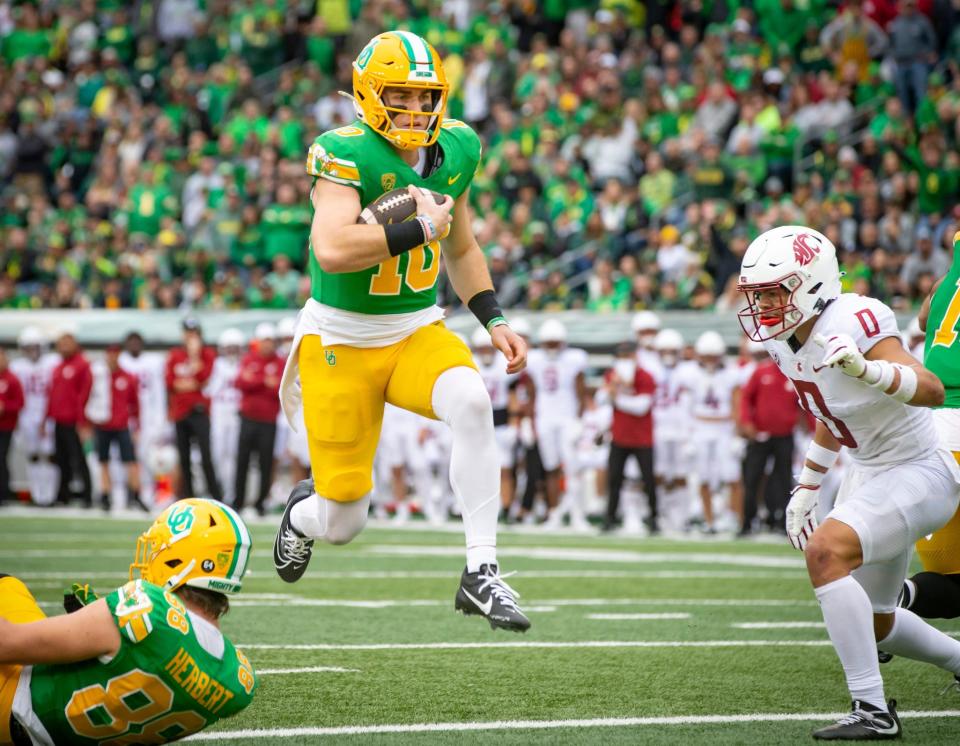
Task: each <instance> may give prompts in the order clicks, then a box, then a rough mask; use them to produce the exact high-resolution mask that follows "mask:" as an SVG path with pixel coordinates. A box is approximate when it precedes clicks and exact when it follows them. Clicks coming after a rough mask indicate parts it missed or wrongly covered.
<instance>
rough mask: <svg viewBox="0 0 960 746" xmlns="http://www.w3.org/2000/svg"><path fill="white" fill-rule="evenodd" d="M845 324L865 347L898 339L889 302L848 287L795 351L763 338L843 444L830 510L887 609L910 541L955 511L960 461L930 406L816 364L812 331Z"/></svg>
mask: <svg viewBox="0 0 960 746" xmlns="http://www.w3.org/2000/svg"><path fill="white" fill-rule="evenodd" d="M840 333H843V334H848V335H850V336H851V337H852V338H853V340H854V341H855V342H856V343H857V347H859V348H860V351H861V352H863V353H866V352H868V351H869V350H870V349H871V348H872V347H873V346H874V345H875V344H876V343H877V342H879V341H881V340H883V339H886V338H887V337H897V338H898V339H899V331H898V330H897V322H896V319H895V318H894V315H893V312H892V311H891V310H890V309H889V308H888V307H887V306H886V305H884V304H883V303H881V302H880V301H878V300H876V299H874V298H867V297H864V296H860V295H856V294H854V293H844V294H843V295H841V296H840V297H839V298H838V299H837V300H835V301H834V302H833V303H831V304H830V305H828V306H827V308H826V309H825V310H824V311H823V313H822V314H821V315H820V317H819V318H818V320H817V323H816V325H815V326H814V328H813V331H812V333H811V338H810V339H808V340H807V342H806V344H804V345H803V347H801V348H800V349H799V350H797V351H796V352H793V351H792V350H791V349H790V346H789V345H788V344H787V343H786V342H779V341H770V342H765V343H764V346H765V347H766V348H767V351H768V352H769V353H770V355H771V357H772V358H773V360H774V362H776V364H777V365H778V366H779V368H780V370H781V371H783V374H784V375H786V376H787V377H788V378H791V379H792V380H793V382H794V386H795V387H796V389H797V394H798V395H799V398H800V403H801V404H802V405H803V406H804V407H805V408H806V409H807V410H808V411H810V412H811V413H812V414H813V415H814V416H815V417H817V419H819V420H820V421H821V422H822V423H823V424H824V425H825V426H826V427H827V428H829V430H830V431H831V432H832V433H833V435H834V437H836V438H837V440H839V441H840V442H841V444H842V445H844V446H846V447H847V453H848V454H849V456H850V460H851V463H850V467H849V469H848V470H847V473H846V475H845V477H844V479H843V482H842V484H841V486H840V491H839V493H838V494H837V500H836V504H835V506H834V508H833V510H831V511H830V513H829V514H828V515H827V517H828V518H833V519H835V520H838V521H841V522H842V523H845V524H847V525H848V526H850V527H851V528H852V529H853V530H854V531H856V533H857V536H858V537H859V538H860V545H861V547H862V550H863V565H862V566H861V567H860V568H858V569H857V570H855V571H854V572H853V577H854V578H856V580H857V582H859V583H860V585H862V586H863V588H864V590H866V592H867V595H868V596H869V597H870V601H871V603H872V605H873V610H874V611H875V612H877V613H890V612H892V611H893V610H894V608H895V607H896V603H897V596H898V595H899V593H900V587H901V585H902V583H903V579H904V578H905V577H906V574H907V570H908V567H909V564H910V557H911V554H912V552H913V545H914V543H915V542H916V541H917V540H918V539H919V538H920V537H922V536H926V535H927V534H930V533H932V532H933V531H935V530H937V529H938V528H940V527H941V526H943V524H945V523H946V522H947V521H948V520H949V519H950V518H951V517H952V516H953V514H954V512H956V509H957V502H958V497H960V492H958V489H960V468H958V466H957V463H956V461H954V458H953V455H952V454H951V453H950V451H948V450H947V449H946V448H945V447H944V446H943V445H942V444H941V442H940V440H939V438H938V436H937V432H936V429H935V427H934V421H933V416H932V414H931V411H930V410H929V409H925V408H922V407H910V406H907V405H906V404H901V403H900V402H898V401H896V400H895V399H892V398H891V397H889V396H887V395H885V394H884V393H882V392H880V391H878V390H876V389H874V388H870V387H869V386H866V385H865V384H862V383H860V382H858V381H856V380H854V379H852V378H850V377H849V376H846V375H844V374H843V373H842V372H841V371H840V370H837V369H834V368H822V367H821V366H820V363H821V360H822V359H823V354H824V350H823V348H822V347H820V345H818V344H816V343H815V342H814V341H813V334H823V335H824V336H826V337H830V336H831V335H833V334H840Z"/></svg>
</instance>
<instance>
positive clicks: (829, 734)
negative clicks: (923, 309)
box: [740, 226, 960, 740]
mask: <svg viewBox="0 0 960 746" xmlns="http://www.w3.org/2000/svg"><path fill="white" fill-rule="evenodd" d="M740 290H741V291H743V292H744V293H745V294H746V297H747V302H748V307H747V308H745V309H744V310H743V311H741V312H740V321H741V323H742V325H743V327H744V331H746V332H747V335H748V336H750V337H751V338H753V339H757V340H759V341H762V342H763V343H764V346H765V347H766V349H767V351H768V352H769V353H770V355H771V357H772V358H773V360H774V361H775V362H776V363H777V365H778V366H779V367H780V370H782V371H783V373H784V375H786V376H787V377H788V378H791V379H792V380H793V383H794V386H795V387H796V389H797V394H798V395H799V398H800V401H801V403H802V404H803V406H804V407H805V408H806V409H808V410H809V411H810V412H811V414H813V415H814V416H815V417H816V418H817V420H818V422H817V426H816V432H815V435H814V439H813V442H812V443H811V444H810V446H809V448H808V450H807V453H806V460H805V462H804V467H803V470H802V472H801V474H800V477H799V482H798V484H797V486H796V487H795V488H794V490H793V493H792V496H791V498H790V503H789V504H788V506H787V533H788V535H789V537H790V541H791V543H793V545H794V546H795V547H797V548H798V549H801V550H803V551H804V553H805V556H806V563H807V570H808V572H809V575H810V580H811V582H812V584H813V587H814V591H815V593H816V596H817V600H818V601H819V603H820V607H821V609H822V612H823V618H824V621H825V622H826V626H827V632H828V634H829V635H830V640H831V641H832V643H833V647H834V649H835V650H836V651H837V655H838V656H839V657H840V661H841V663H842V664H843V669H844V673H845V675H846V679H847V687H848V688H849V690H850V696H851V698H852V700H853V708H852V712H851V713H850V714H849V715H847V716H845V717H843V718H841V719H840V720H838V721H837V722H836V723H834V724H832V725H828V726H826V727H823V728H820V729H819V730H817V731H815V732H814V733H813V736H814V738H820V739H834V740H868V739H888V738H898V737H899V736H900V721H899V719H898V718H897V714H896V711H895V704H896V703H895V702H894V701H892V700H891V701H890V702H889V703H888V702H887V701H886V699H885V697H884V691H883V680H882V679H881V677H880V668H879V663H878V662H877V642H875V639H876V641H879V644H880V645H881V647H882V649H883V650H885V651H887V652H889V653H893V654H896V655H902V656H905V657H907V658H914V659H916V660H921V661H926V662H928V663H933V664H935V665H937V666H940V667H941V668H944V669H946V670H948V671H950V672H952V673H953V674H957V673H960V642H958V641H957V640H953V639H952V638H950V637H948V636H947V635H945V634H944V633H942V632H940V631H939V630H937V629H934V628H933V627H931V626H930V625H928V624H927V623H926V622H924V621H923V620H922V619H920V617H918V616H916V615H915V614H913V613H912V612H910V611H908V610H906V609H898V608H897V596H898V595H899V593H900V588H901V585H902V583H903V579H904V577H906V573H907V568H908V565H909V561H910V555H911V551H912V547H913V543H914V542H915V541H916V540H917V539H919V538H920V537H922V536H925V535H926V534H929V533H930V532H932V531H935V530H936V529H938V528H940V526H942V525H943V524H944V523H946V522H947V520H948V519H949V518H950V516H952V515H953V513H954V511H955V510H956V509H957V500H958V483H960V469H958V467H957V463H956V461H954V458H953V455H952V454H951V453H950V452H949V451H947V450H946V449H944V448H942V447H941V446H940V443H939V441H938V438H937V433H936V430H935V429H934V425H933V418H932V416H931V414H930V412H929V411H928V410H927V409H925V407H933V406H939V405H940V404H942V403H943V397H944V390H943V385H942V384H941V383H940V380H939V379H938V378H937V377H936V376H935V375H934V374H933V373H931V372H930V371H928V370H927V369H925V368H924V367H923V366H922V365H921V364H920V363H918V362H917V361H916V360H915V359H914V358H913V357H911V356H910V354H909V353H907V352H906V350H904V349H903V345H902V344H901V341H900V335H899V331H898V329H897V324H896V321H895V319H894V316H893V312H892V311H891V310H890V309H889V308H888V307H887V306H885V305H884V304H883V303H881V302H880V301H878V300H875V299H873V298H866V297H863V296H860V295H855V294H852V293H844V294H841V293H840V273H839V268H838V266H837V257H836V249H835V248H834V246H833V244H832V243H831V242H830V241H829V240H828V239H827V238H826V237H825V236H824V235H822V234H821V233H818V232H817V231H815V230H812V229H810V228H805V227H803V226H784V227H781V228H775V229H774V230H771V231H767V232H766V233H764V234H763V235H761V236H760V237H759V238H757V239H756V240H755V241H754V242H753V243H752V244H751V245H750V246H749V248H748V249H747V252H746V254H744V257H743V265H742V268H741V270H740ZM840 446H846V447H847V449H848V451H849V455H850V458H851V466H850V469H849V471H848V472H847V475H846V477H845V478H844V481H843V484H842V486H841V488H840V492H839V494H838V496H837V501H836V505H835V507H834V508H833V510H831V511H830V513H829V514H828V515H827V516H826V519H825V520H824V522H823V523H822V524H820V525H819V526H818V525H817V496H818V492H819V487H820V484H821V482H822V480H823V477H824V474H825V472H826V471H827V470H828V469H829V468H830V467H831V466H832V465H833V463H834V461H835V460H836V458H837V453H838V451H839V450H840ZM874 636H875V639H874Z"/></svg>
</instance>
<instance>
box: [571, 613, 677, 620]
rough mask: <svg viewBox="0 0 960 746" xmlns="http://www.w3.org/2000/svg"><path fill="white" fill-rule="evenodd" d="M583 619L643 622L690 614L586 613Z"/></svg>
mask: <svg viewBox="0 0 960 746" xmlns="http://www.w3.org/2000/svg"><path fill="white" fill-rule="evenodd" d="M584 618H585V619H596V620H597V621H601V622H645V621H656V620H658V619H689V618H690V615H689V614H685V613H682V612H678V613H676V614H587V615H586V616H585V617H584Z"/></svg>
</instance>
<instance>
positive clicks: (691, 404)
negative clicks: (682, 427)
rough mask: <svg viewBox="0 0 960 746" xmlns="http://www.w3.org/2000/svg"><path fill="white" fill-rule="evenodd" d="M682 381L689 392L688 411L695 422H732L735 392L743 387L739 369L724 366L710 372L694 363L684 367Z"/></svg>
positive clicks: (686, 395) (687, 397)
mask: <svg viewBox="0 0 960 746" xmlns="http://www.w3.org/2000/svg"><path fill="white" fill-rule="evenodd" d="M680 379H681V380H680V385H681V386H682V387H683V388H684V389H685V390H686V391H685V397H686V399H687V407H688V409H687V411H688V412H689V413H690V415H691V416H692V417H693V418H694V419H697V418H705V419H711V420H716V419H732V417H733V392H734V389H736V388H738V387H739V386H740V371H739V369H738V368H735V367H733V366H730V365H724V366H723V367H721V368H717V369H716V370H710V369H708V368H704V367H703V366H702V365H700V364H699V363H693V364H691V365H688V366H686V367H684V369H683V371H682V372H681V374H680Z"/></svg>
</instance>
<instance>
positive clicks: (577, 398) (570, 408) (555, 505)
mask: <svg viewBox="0 0 960 746" xmlns="http://www.w3.org/2000/svg"><path fill="white" fill-rule="evenodd" d="M537 336H538V338H539V341H540V347H539V348H537V349H536V350H531V351H530V356H529V358H528V360H527V374H528V376H529V381H530V383H531V384H532V386H531V387H532V396H533V406H534V413H535V414H534V426H535V427H536V430H537V441H538V444H539V447H540V460H541V461H542V462H543V470H544V471H545V472H546V474H547V477H546V482H547V503H548V504H549V506H550V508H551V513H550V517H549V520H548V524H549V525H550V526H552V527H557V526H559V525H561V522H562V521H563V519H564V517H566V516H570V523H571V525H572V526H574V527H575V528H580V529H582V528H585V527H586V516H585V515H584V512H583V503H582V495H579V494H576V492H575V491H573V490H570V489H567V490H566V491H565V493H564V495H563V497H562V498H561V496H560V484H561V473H562V470H563V469H564V467H566V468H567V471H568V472H570V473H571V474H572V471H571V467H572V464H573V460H574V439H575V438H576V430H577V418H578V417H579V415H580V413H581V411H582V410H583V405H582V402H583V398H584V392H585V389H586V384H585V382H584V371H585V370H586V368H587V353H586V351H584V350H581V349H577V348H575V347H567V329H566V327H565V326H564V325H563V324H562V323H561V322H560V321H558V320H557V319H548V320H547V321H545V322H543V325H542V326H541V327H540V330H539V334H538V335H537ZM568 476H569V474H568ZM568 486H569V485H568Z"/></svg>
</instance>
